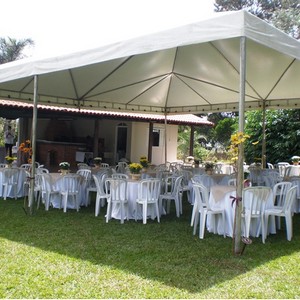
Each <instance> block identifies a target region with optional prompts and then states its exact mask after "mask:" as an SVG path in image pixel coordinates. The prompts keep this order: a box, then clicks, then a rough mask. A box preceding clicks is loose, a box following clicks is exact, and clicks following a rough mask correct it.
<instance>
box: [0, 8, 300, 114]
mask: <svg viewBox="0 0 300 300" xmlns="http://www.w3.org/2000/svg"><path fill="white" fill-rule="evenodd" d="M241 37H245V38H246V59H245V60H246V75H245V110H249V109H256V108H259V107H262V102H263V100H265V105H266V107H267V108H278V107H282V108H299V105H300V103H299V102H300V101H299V98H300V84H299V78H300V43H299V42H298V41H297V40H295V39H293V38H291V37H289V36H288V35H286V34H284V33H283V32H281V31H279V30H277V29H276V28H274V27H272V26H271V25H269V24H268V23H266V22H264V21H262V20H261V19H259V18H257V17H255V16H253V15H251V14H249V13H247V12H245V11H238V12H226V13H216V15H215V16H214V17H213V18H211V19H208V20H203V21H200V22H198V23H194V24H188V25H185V26H182V27H179V28H175V29H172V30H167V31H164V32H159V33H156V34H152V35H148V36H144V37H140V38H136V39H132V40H128V41H123V42H119V43H115V44H113V45H108V46H104V47H100V48H97V49H92V50H88V51H83V52H79V53H73V54H70V55H65V56H61V57H55V58H49V59H44V60H35V61H34V60H20V61H15V62H12V63H8V64H4V65H1V66H0V98H2V99H14V100H23V101H27V102H32V99H33V93H34V87H33V85H34V80H33V78H34V76H35V75H37V76H38V102H39V103H40V104H42V103H45V104H48V105H56V106H65V107H66V106H67V107H68V106H69V107H74V106H75V107H79V108H85V109H93V110H94V109H99V110H117V111H131V112H133V111H134V112H143V113H167V114H182V113H203V112H217V111H235V110H238V102H239V93H240V81H241V79H240V74H239V73H240V38H241ZM57 46H59V45H57Z"/></svg>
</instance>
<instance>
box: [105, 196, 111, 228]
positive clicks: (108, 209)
mask: <svg viewBox="0 0 300 300" xmlns="http://www.w3.org/2000/svg"><path fill="white" fill-rule="evenodd" d="M109 219H111V201H108V202H107V210H106V223H108V220H109Z"/></svg>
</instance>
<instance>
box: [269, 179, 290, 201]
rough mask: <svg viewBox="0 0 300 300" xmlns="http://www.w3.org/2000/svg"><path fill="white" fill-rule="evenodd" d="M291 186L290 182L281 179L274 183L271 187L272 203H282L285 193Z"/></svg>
mask: <svg viewBox="0 0 300 300" xmlns="http://www.w3.org/2000/svg"><path fill="white" fill-rule="evenodd" d="M291 186H292V183H291V182H289V181H282V182H279V183H276V184H275V185H274V187H273V197H274V198H273V199H274V205H276V206H283V205H284V200H285V196H286V193H287V191H288V190H289V189H290V188H291Z"/></svg>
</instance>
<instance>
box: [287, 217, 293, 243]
mask: <svg viewBox="0 0 300 300" xmlns="http://www.w3.org/2000/svg"><path fill="white" fill-rule="evenodd" d="M285 224H286V237H287V240H288V241H291V240H292V236H293V223H292V215H291V214H286V216H285Z"/></svg>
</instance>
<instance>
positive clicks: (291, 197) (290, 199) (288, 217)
mask: <svg viewBox="0 0 300 300" xmlns="http://www.w3.org/2000/svg"><path fill="white" fill-rule="evenodd" d="M296 192H297V187H296V186H293V187H291V188H290V189H289V190H288V191H287V193H286V196H285V199H284V204H283V206H282V207H274V208H270V209H266V210H265V232H267V228H268V220H269V216H272V217H275V216H276V217H279V218H281V217H285V223H286V235H287V240H288V241H291V239H292V236H293V223H292V218H293V212H292V208H293V205H294V201H295V200H296Z"/></svg>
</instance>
